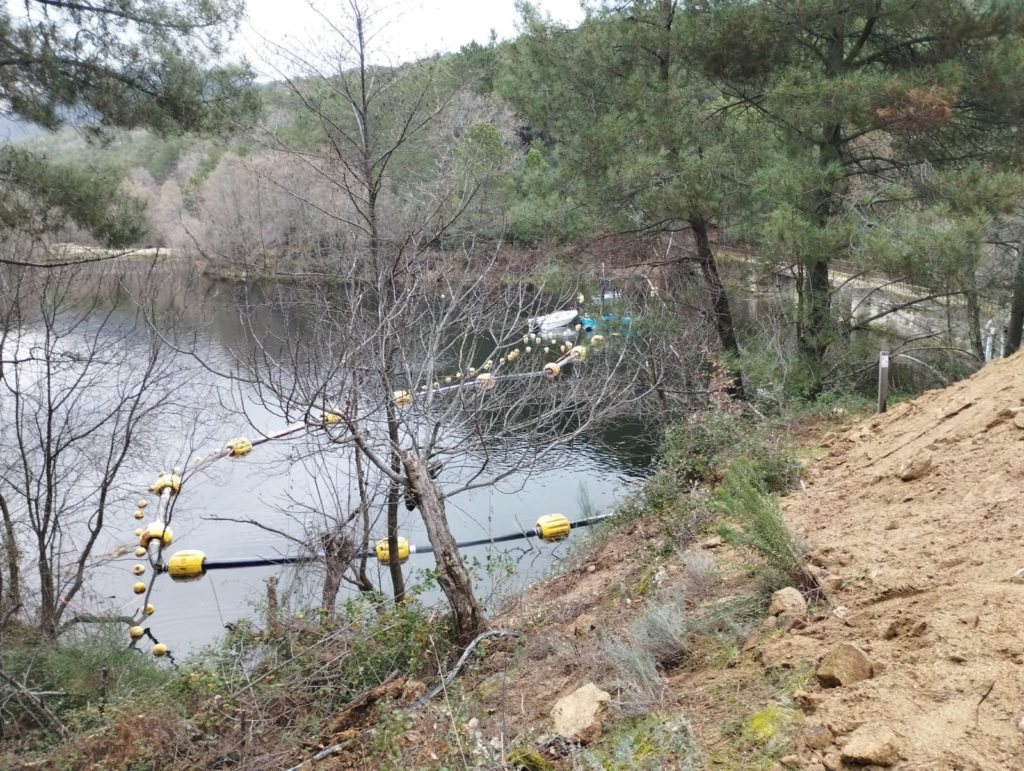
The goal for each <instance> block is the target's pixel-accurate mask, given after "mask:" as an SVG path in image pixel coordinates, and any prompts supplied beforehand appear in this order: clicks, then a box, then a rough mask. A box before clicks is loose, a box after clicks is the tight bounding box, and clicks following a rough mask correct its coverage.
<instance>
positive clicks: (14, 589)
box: [0, 495, 21, 608]
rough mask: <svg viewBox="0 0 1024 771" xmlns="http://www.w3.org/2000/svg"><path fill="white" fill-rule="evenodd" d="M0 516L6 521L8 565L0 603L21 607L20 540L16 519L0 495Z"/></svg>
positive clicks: (6, 559)
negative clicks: (17, 534) (3, 593)
mask: <svg viewBox="0 0 1024 771" xmlns="http://www.w3.org/2000/svg"><path fill="white" fill-rule="evenodd" d="M0 514H3V519H4V555H3V556H4V562H5V563H6V564H7V582H6V584H7V585H6V586H5V587H4V588H5V590H6V591H5V596H4V597H3V598H0V602H2V603H5V604H6V605H7V607H11V608H13V607H17V606H18V605H21V568H20V564H19V563H20V560H21V555H20V554H19V553H18V540H17V538H16V537H15V533H14V518H13V517H12V516H11V510H10V508H8V506H7V499H6V498H4V496H3V495H0Z"/></svg>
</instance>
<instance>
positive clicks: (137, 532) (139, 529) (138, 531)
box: [135, 527, 142, 538]
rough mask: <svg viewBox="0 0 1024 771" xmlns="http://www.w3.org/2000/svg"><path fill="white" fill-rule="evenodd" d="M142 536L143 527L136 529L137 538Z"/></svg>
mask: <svg viewBox="0 0 1024 771" xmlns="http://www.w3.org/2000/svg"><path fill="white" fill-rule="evenodd" d="M141 535H142V528H141V527H137V528H135V537H136V538H139V537H140V536H141Z"/></svg>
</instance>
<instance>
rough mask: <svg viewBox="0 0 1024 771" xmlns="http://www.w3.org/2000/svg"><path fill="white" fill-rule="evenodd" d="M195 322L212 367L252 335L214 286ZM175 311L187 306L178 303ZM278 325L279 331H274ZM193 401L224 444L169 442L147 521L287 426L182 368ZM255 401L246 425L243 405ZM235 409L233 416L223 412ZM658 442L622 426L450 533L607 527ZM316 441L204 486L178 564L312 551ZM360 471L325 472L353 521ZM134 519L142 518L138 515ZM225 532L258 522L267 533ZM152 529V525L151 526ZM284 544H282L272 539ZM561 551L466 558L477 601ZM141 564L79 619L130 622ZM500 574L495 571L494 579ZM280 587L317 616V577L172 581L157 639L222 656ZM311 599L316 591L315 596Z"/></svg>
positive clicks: (109, 542) (412, 536)
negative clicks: (162, 482) (254, 441)
mask: <svg viewBox="0 0 1024 771" xmlns="http://www.w3.org/2000/svg"><path fill="white" fill-rule="evenodd" d="M191 291H192V292H193V295H192V298H191V300H187V301H186V308H187V309H188V310H189V311H190V312H191V313H193V314H195V315H197V316H202V317H203V318H204V319H206V320H207V321H208V323H207V324H206V325H205V326H204V332H203V334H202V335H201V337H200V341H199V348H198V350H197V352H198V353H199V354H200V356H201V357H202V358H203V359H205V360H206V361H210V362H217V361H223V359H224V357H225V355H226V351H227V350H228V349H229V348H231V347H235V346H237V345H238V344H239V341H240V339H242V336H243V335H244V333H243V332H242V329H241V325H240V324H239V322H238V319H237V316H236V314H235V312H234V311H233V310H232V304H231V302H230V300H231V299H232V295H233V293H235V292H237V291H239V290H238V288H237V287H232V286H231V285H226V284H223V283H207V282H202V283H200V284H198V285H197V286H195V287H192V289H191ZM175 302H178V300H177V299H175ZM267 323H268V324H273V323H274V321H273V319H268V320H267ZM182 366H183V367H187V368H191V369H194V372H187V373H186V374H187V375H188V377H187V378H186V379H187V385H186V386H185V388H187V389H188V390H189V393H187V394H183V395H187V396H189V398H190V399H193V400H196V401H198V402H200V403H202V404H204V405H207V406H208V407H209V408H210V413H209V416H208V420H207V422H206V425H205V426H204V429H205V430H206V432H207V434H208V436H210V437H213V439H212V441H207V442H206V443H205V444H202V445H200V446H199V447H198V448H197V449H196V450H194V451H192V452H190V451H189V449H188V448H187V447H185V446H184V438H183V437H181V436H175V435H168V436H166V437H165V441H163V442H161V443H160V444H161V448H162V449H161V450H160V452H162V453H163V454H162V455H160V460H159V462H157V463H156V465H154V468H153V476H152V477H140V478H139V479H138V480H137V488H136V489H137V490H138V491H139V493H140V496H139V497H147V498H148V499H149V500H150V501H151V503H150V508H149V509H148V510H147V514H151V513H155V503H154V502H153V501H154V499H153V497H152V496H147V495H141V493H142V492H143V491H144V490H145V488H146V486H147V485H148V484H149V483H150V482H152V481H153V479H154V478H155V474H156V472H157V471H159V470H160V468H167V467H169V466H170V465H172V464H175V463H177V464H180V463H181V462H182V461H183V459H184V458H186V457H189V454H199V455H205V454H207V453H208V452H209V451H210V449H211V448H212V447H214V446H216V445H218V444H221V443H223V441H226V440H227V439H230V438H232V437H235V436H249V437H255V436H257V435H258V433H257V432H255V431H254V430H253V428H252V425H250V423H249V421H251V423H252V424H254V425H256V426H258V427H259V428H261V429H263V430H265V431H268V432H269V431H272V430H275V429H277V428H280V427H282V426H283V425H284V421H283V420H282V419H281V418H280V417H279V416H275V415H273V414H270V412H268V411H267V410H265V409H263V408H261V407H260V406H258V405H257V404H256V403H255V401H254V400H252V399H251V398H249V397H248V396H247V394H246V393H244V392H242V393H241V394H239V393H238V392H237V389H232V388H231V387H230V385H229V384H228V383H226V382H224V381H219V380H218V379H217V378H216V377H215V376H213V375H211V374H210V373H209V372H208V371H207V370H206V369H205V368H203V367H202V366H201V365H200V364H199V363H198V362H197V361H195V360H193V359H183V360H182ZM239 400H242V401H247V402H248V403H247V405H246V411H247V413H248V414H247V416H245V417H243V416H242V415H240V414H239V413H238V412H237V411H236V410H235V409H233V408H232V406H231V404H232V403H235V404H237V402H238V401H239ZM221 402H223V405H221ZM651 445H652V440H651V437H650V436H649V435H645V434H644V433H643V431H642V429H641V427H639V426H629V425H625V424H624V425H622V426H620V427H619V428H617V429H614V430H608V431H605V432H604V433H603V434H601V435H599V436H595V437H591V438H588V439H584V440H580V441H577V442H576V443H575V444H574V445H573V446H571V447H567V448H564V449H562V450H560V451H558V452H557V454H553V455H551V456H550V457H548V458H547V459H546V461H545V463H544V465H543V466H542V467H541V468H539V469H537V470H535V471H534V472H533V473H532V474H530V475H529V476H525V475H520V476H517V477H513V478H511V479H508V480H505V481H504V482H503V483H501V484H499V485H498V486H497V487H493V488H488V489H480V490H474V491H470V492H467V493H463V494H460V495H457V496H455V497H453V498H449V499H448V500H447V502H446V505H447V514H448V520H449V524H450V526H451V528H452V530H453V532H454V534H455V536H456V538H457V539H458V540H468V539H476V538H482V537H487V536H492V535H493V536H496V535H502V534H505V533H510V532H514V531H516V530H520V529H524V528H529V527H532V526H533V523H534V522H535V521H536V520H537V518H538V517H539V516H541V515H543V514H548V513H552V512H561V513H564V514H565V515H566V516H568V517H569V518H570V519H576V518H579V517H582V516H586V515H587V514H589V513H603V512H607V511H609V510H611V509H612V508H614V506H615V505H616V503H617V502H619V501H620V500H621V499H622V498H623V496H625V495H626V494H627V493H628V492H629V491H630V489H631V487H632V486H633V485H634V484H635V482H636V481H637V480H639V479H641V478H642V477H643V476H644V475H645V473H646V471H647V465H648V463H649V460H650V457H651V452H652V446H651ZM307 446H308V445H307V444H306V442H305V440H303V439H298V440H282V441H277V442H271V443H268V444H265V445H262V446H260V447H258V448H257V449H255V450H254V451H253V452H252V453H251V454H250V455H248V456H246V457H244V458H239V459H233V460H230V459H225V460H222V461H220V462H218V463H217V464H215V465H213V466H211V467H210V469H209V471H207V472H203V473H201V474H197V475H196V476H195V477H193V478H191V479H190V480H189V481H188V482H187V483H186V484H185V485H184V486H183V488H182V492H181V494H180V496H179V497H178V500H177V502H176V504H175V510H174V520H173V529H174V533H175V542H174V545H173V546H172V547H171V549H170V552H171V553H173V552H174V551H176V550H178V549H201V550H202V551H203V552H205V553H206V554H207V556H208V557H209V558H210V559H226V558H251V557H255V556H265V557H272V556H275V555H281V554H294V553H296V552H298V551H299V547H298V545H297V544H295V543H293V542H291V541H290V540H289V539H288V538H287V537H286V536H287V535H292V536H295V537H297V538H301V537H302V535H303V533H304V529H305V528H306V527H307V526H310V524H311V523H312V525H314V526H315V522H316V521H317V520H318V519H319V514H317V513H316V512H317V511H322V510H323V509H324V508H326V506H325V502H324V501H323V499H321V498H317V496H316V491H315V489H314V488H313V486H312V485H311V481H310V476H309V474H308V472H307V470H306V468H305V467H304V466H303V464H302V463H301V462H299V458H300V456H301V455H302V454H303V453H302V452H301V451H302V450H303V449H304V448H306V447H307ZM350 462H351V461H350V459H349V458H348V457H347V454H343V453H338V455H337V460H336V462H334V463H333V464H331V465H328V467H327V469H326V470H327V473H329V474H330V475H331V477H332V479H333V481H334V483H335V487H336V489H337V490H339V491H340V497H341V499H342V500H341V505H340V506H339V508H346V509H347V506H346V504H347V502H348V494H349V493H348V478H349V476H350V469H349V466H348V464H349V463H350ZM128 505H129V506H130V504H128ZM401 514H402V525H401V529H402V534H403V535H405V536H406V537H408V538H409V540H410V542H411V543H414V544H418V545H420V544H422V545H426V544H427V539H426V536H425V533H424V530H423V526H422V523H421V522H420V520H419V513H418V511H413V512H407V511H406V510H405V508H404V507H402V510H401ZM111 520H112V523H111V525H110V527H109V528H108V531H107V533H106V538H105V539H104V541H105V542H103V543H101V544H100V545H99V548H100V549H101V550H102V551H104V552H107V553H109V552H111V551H113V550H114V549H116V548H117V547H118V546H119V545H120V546H123V545H126V544H129V543H131V542H132V541H133V540H134V539H133V536H132V531H133V530H134V528H135V527H136V526H137V523H136V522H135V520H133V519H132V518H131V511H130V508H129V509H128V510H126V511H124V512H123V516H122V513H120V512H119V513H117V515H115V516H114V517H111ZM225 520H255V521H257V522H258V523H260V524H261V525H264V526H265V528H260V527H257V526H254V525H252V524H247V523H240V522H232V521H225ZM144 521H146V520H144ZM274 531H278V532H274ZM383 537H384V527H383V521H380V522H378V523H377V524H376V525H375V526H374V528H373V530H372V534H371V540H372V541H375V540H376V539H377V538H383ZM579 537H580V536H579V535H577V536H575V537H574V538H570V539H569V542H566V543H562V544H557V545H551V544H544V543H539V542H537V541H535V540H529V541H526V540H520V541H513V542H510V543H503V544H498V545H494V546H490V547H475V548H471V549H467V550H466V551H465V553H464V556H465V557H466V558H467V560H469V561H470V562H471V563H473V562H476V563H479V570H478V574H479V575H480V580H479V582H478V587H477V588H478V593H479V595H480V596H481V597H483V598H485V599H488V601H489V603H490V604H491V605H492V606H493V605H494V604H496V603H497V602H498V601H499V600H500V599H501V598H502V597H507V596H509V594H510V593H512V592H514V591H517V590H520V589H522V588H523V587H524V586H525V585H527V584H529V583H530V582H532V581H534V580H537V579H538V578H540V577H542V576H543V575H544V574H545V573H546V572H547V571H548V570H550V568H551V567H552V565H553V563H555V562H557V561H558V560H559V559H561V558H562V557H564V556H565V554H566V552H567V551H568V550H569V549H571V548H572V542H573V541H574V540H578V539H579ZM495 557H501V558H502V559H501V560H500V561H501V562H503V563H504V564H505V565H506V566H511V568H512V571H511V575H508V574H507V573H508V571H498V574H497V577H496V576H495V575H491V576H489V575H487V572H486V571H485V570H484V569H483V567H484V565H485V564H486V563H487V561H488V558H495ZM136 561H137V560H136V559H134V558H133V557H132V556H131V555H130V554H129V555H128V556H126V557H124V558H120V559H115V560H113V561H112V562H109V563H107V564H101V565H99V566H98V567H97V568H96V569H95V571H94V572H93V574H92V576H91V584H90V587H89V592H88V593H87V594H84V595H82V597H81V598H80V599H79V600H77V601H76V603H75V608H74V609H73V610H75V611H78V612H82V611H88V612H94V611H95V610H96V609H97V607H100V608H105V609H108V610H111V611H115V612H127V613H131V612H132V611H133V610H134V609H135V608H136V607H137V606H138V599H137V598H136V597H135V596H134V595H132V594H131V592H130V587H131V584H132V582H133V581H134V580H135V579H134V577H133V576H132V575H131V572H130V568H131V565H133V564H134V563H135V562H136ZM433 566H434V563H433V558H432V556H431V555H419V556H413V557H411V558H410V560H409V561H408V562H407V563H406V564H405V573H406V577H407V581H408V582H409V584H410V585H411V584H413V583H415V582H417V581H419V580H422V579H423V571H424V570H429V569H430V568H432V567H433ZM492 572H493V571H492ZM271 575H277V576H279V577H280V585H281V589H282V592H283V593H284V594H288V592H289V591H291V592H292V593H293V597H292V600H293V602H294V604H295V605H296V606H301V605H303V604H305V605H306V606H315V605H316V604H317V602H318V601H317V598H318V597H319V593H318V590H317V589H316V579H317V571H316V568H313V567H308V568H296V567H290V568H273V567H267V568H247V569H238V570H219V571H213V572H211V573H209V574H208V575H206V576H205V577H204V578H202V579H201V580H200V581H196V582H190V583H174V582H172V581H171V580H170V579H169V578H168V577H166V576H161V577H160V578H159V579H158V581H157V585H156V587H155V589H154V592H153V596H152V602H153V604H154V605H155V606H156V609H157V611H156V614H155V615H154V616H153V617H152V619H151V621H150V624H149V626H150V628H151V629H152V631H153V633H154V634H155V635H156V636H157V637H158V638H159V639H160V640H161V641H163V642H166V643H167V644H168V645H169V646H170V647H171V648H172V650H174V651H176V652H178V653H184V652H187V651H188V650H193V649H195V648H196V647H198V646H201V645H204V644H207V643H211V642H213V641H214V640H215V639H216V638H217V637H218V636H219V635H221V634H222V632H223V627H224V624H225V623H227V622H231V621H235V620H237V619H239V618H241V617H244V616H247V615H253V614H254V613H256V612H258V611H257V610H256V608H255V605H254V603H257V602H259V601H260V600H261V599H262V598H263V596H264V582H265V580H266V579H267V578H268V577H269V576H271ZM370 575H371V578H373V579H374V580H375V581H376V582H378V583H379V585H381V586H382V587H384V588H385V590H386V589H387V588H388V587H389V585H390V584H389V580H388V577H387V571H386V569H381V568H380V567H379V566H378V564H377V562H376V560H371V562H370ZM311 587H312V588H311ZM424 600H425V601H426V602H428V603H431V602H439V601H440V600H441V598H440V595H439V593H438V592H436V591H434V592H428V593H427V594H426V595H425V596H424Z"/></svg>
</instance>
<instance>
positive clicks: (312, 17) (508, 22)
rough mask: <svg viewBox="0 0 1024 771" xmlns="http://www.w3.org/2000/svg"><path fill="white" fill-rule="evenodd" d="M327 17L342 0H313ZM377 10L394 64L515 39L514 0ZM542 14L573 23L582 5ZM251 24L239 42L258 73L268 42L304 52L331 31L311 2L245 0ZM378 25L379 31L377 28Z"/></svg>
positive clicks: (551, 0)
mask: <svg viewBox="0 0 1024 771" xmlns="http://www.w3.org/2000/svg"><path fill="white" fill-rule="evenodd" d="M312 2H313V4H314V5H315V6H316V7H317V8H320V9H322V10H323V11H324V13H325V15H327V16H328V17H332V16H333V17H335V18H337V14H336V13H332V9H339V8H341V7H343V5H345V4H346V3H345V0H312ZM367 5H370V6H371V7H375V8H377V9H379V10H378V11H377V13H378V19H379V20H380V21H381V22H383V27H384V29H383V31H382V33H381V37H380V39H379V40H378V41H375V43H376V45H374V49H375V50H377V51H378V52H382V53H383V55H384V57H385V58H386V59H388V60H390V61H391V62H392V63H397V62H398V61H408V60H410V59H417V58H420V57H422V56H426V55H428V54H431V53H435V52H437V51H454V50H458V49H459V48H461V47H462V46H463V45H465V44H466V43H470V42H472V41H474V40H475V41H476V42H478V43H481V44H484V43H486V42H487V40H488V38H489V37H490V34H491V30H492V29H493V30H495V32H497V34H498V39H499V40H501V39H505V38H511V37H514V36H515V35H516V23H517V21H518V19H519V15H518V14H517V13H516V9H515V0H392V1H391V2H387V0H372V2H367ZM533 5H535V6H536V7H538V8H539V9H540V10H541V12H542V13H544V14H545V15H550V16H551V17H552V18H554V19H555V20H557V21H561V22H565V23H569V24H575V23H577V22H579V21H580V20H581V19H582V18H583V12H582V11H581V10H580V0H533ZM248 8H249V21H248V23H247V24H245V25H243V27H242V30H241V32H240V35H239V40H238V41H237V46H238V50H239V51H241V52H242V53H244V54H245V55H246V56H247V57H248V58H249V59H250V60H251V61H252V63H253V65H254V66H255V67H256V68H257V69H261V67H260V64H261V60H262V59H265V58H267V53H268V51H269V50H272V46H268V45H267V43H266V41H265V40H264V38H265V39H266V40H269V41H273V42H274V43H277V44H280V45H282V46H296V47H306V46H308V45H310V44H314V45H325V44H329V35H330V30H329V28H328V26H327V24H326V23H325V21H324V19H323V18H322V17H321V16H319V15H318V14H317V13H316V12H315V11H314V10H312V9H311V8H310V3H309V2H302V0H299V1H298V2H282V0H248ZM377 26H381V25H380V24H378V25H377Z"/></svg>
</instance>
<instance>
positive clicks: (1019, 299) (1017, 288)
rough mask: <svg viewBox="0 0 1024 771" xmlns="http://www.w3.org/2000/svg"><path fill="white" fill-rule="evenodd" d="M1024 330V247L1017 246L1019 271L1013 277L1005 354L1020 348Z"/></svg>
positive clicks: (1007, 354)
mask: <svg viewBox="0 0 1024 771" xmlns="http://www.w3.org/2000/svg"><path fill="white" fill-rule="evenodd" d="M1022 332H1024V248H1021V247H1020V246H1018V247H1017V271H1016V273H1015V274H1014V278H1013V299H1012V301H1011V302H1010V323H1009V326H1008V328H1007V330H1006V352H1005V354H1004V355H1005V356H1009V355H1010V354H1011V353H1015V352H1016V351H1017V349H1018V348H1020V339H1021V334H1022Z"/></svg>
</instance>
